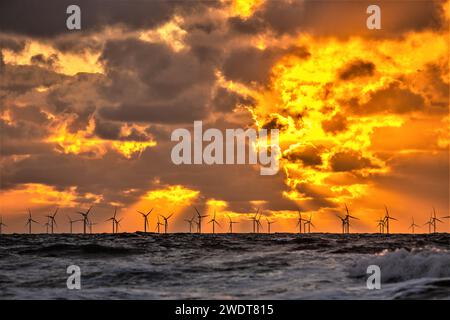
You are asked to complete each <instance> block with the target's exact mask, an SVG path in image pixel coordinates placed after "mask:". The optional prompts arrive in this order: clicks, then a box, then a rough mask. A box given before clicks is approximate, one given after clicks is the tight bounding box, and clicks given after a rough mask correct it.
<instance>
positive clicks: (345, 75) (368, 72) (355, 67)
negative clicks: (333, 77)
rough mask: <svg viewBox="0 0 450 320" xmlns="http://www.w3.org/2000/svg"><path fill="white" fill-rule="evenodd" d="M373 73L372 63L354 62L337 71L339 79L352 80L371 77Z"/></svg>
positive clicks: (373, 66)
mask: <svg viewBox="0 0 450 320" xmlns="http://www.w3.org/2000/svg"><path fill="white" fill-rule="evenodd" d="M374 72H375V65H374V64H373V63H372V62H367V61H362V60H356V61H353V62H351V63H349V64H348V65H346V66H345V67H344V68H343V69H342V70H340V71H339V79H341V80H353V79H355V78H359V77H367V76H372V75H373V74H374Z"/></svg>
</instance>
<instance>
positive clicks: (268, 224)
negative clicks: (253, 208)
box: [266, 218, 276, 233]
mask: <svg viewBox="0 0 450 320" xmlns="http://www.w3.org/2000/svg"><path fill="white" fill-rule="evenodd" d="M266 220H267V232H268V233H270V225H271V224H272V223H275V222H276V221H270V220H269V219H267V218H266Z"/></svg>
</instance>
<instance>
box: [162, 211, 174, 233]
mask: <svg viewBox="0 0 450 320" xmlns="http://www.w3.org/2000/svg"><path fill="white" fill-rule="evenodd" d="M171 216H173V213H172V214H170V215H169V216H167V217H166V216H163V215H161V217H162V218H163V219H164V233H167V227H168V226H169V222H168V220H169V219H170V217H171Z"/></svg>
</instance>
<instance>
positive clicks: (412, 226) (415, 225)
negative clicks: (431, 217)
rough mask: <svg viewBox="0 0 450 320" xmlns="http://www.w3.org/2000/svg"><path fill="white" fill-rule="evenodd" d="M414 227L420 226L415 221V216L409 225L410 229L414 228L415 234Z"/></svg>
mask: <svg viewBox="0 0 450 320" xmlns="http://www.w3.org/2000/svg"><path fill="white" fill-rule="evenodd" d="M414 227H419V228H420V226H418V225H417V224H415V223H414V217H412V223H411V225H410V226H409V228H408V229H412V233H413V234H414Z"/></svg>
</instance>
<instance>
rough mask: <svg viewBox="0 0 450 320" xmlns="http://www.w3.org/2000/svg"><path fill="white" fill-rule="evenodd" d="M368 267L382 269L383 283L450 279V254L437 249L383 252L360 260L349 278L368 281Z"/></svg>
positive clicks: (352, 269) (353, 266)
mask: <svg viewBox="0 0 450 320" xmlns="http://www.w3.org/2000/svg"><path fill="white" fill-rule="evenodd" d="M369 265H377V266H379V267H380V270H381V279H382V282H383V283H396V282H402V281H408V280H412V279H420V278H450V267H449V266H450V251H448V250H443V249H436V248H431V249H412V250H410V251H409V250H406V249H397V250H395V251H387V250H384V251H383V252H381V253H380V254H376V255H373V256H370V257H366V258H362V259H358V261H357V262H356V263H354V264H353V265H352V266H351V267H350V268H349V275H350V277H354V278H361V277H366V276H367V273H366V271H367V267H368V266H369Z"/></svg>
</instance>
